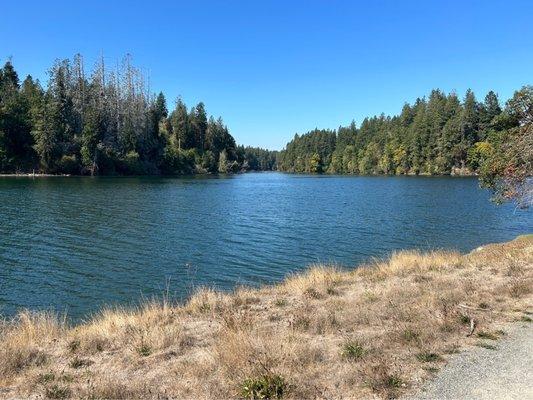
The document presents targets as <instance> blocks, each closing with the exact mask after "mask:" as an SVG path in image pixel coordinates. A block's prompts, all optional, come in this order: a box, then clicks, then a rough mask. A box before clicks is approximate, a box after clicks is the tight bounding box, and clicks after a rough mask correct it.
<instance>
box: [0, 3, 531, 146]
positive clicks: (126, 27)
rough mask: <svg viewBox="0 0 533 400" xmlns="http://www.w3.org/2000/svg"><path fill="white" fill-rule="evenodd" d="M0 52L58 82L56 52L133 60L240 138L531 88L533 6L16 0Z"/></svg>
mask: <svg viewBox="0 0 533 400" xmlns="http://www.w3.org/2000/svg"><path fill="white" fill-rule="evenodd" d="M1 13H2V16H1V23H0V58H3V59H7V57H9V56H12V57H13V62H14V64H15V67H16V68H17V70H18V71H19V73H20V74H21V75H26V74H28V73H31V74H32V75H33V76H35V77H38V78H40V79H41V80H46V74H45V71H46V69H48V68H49V67H50V65H51V64H52V62H53V60H54V59H55V58H68V57H72V56H73V55H74V54H75V53H78V52H79V53H82V54H83V55H84V56H85V59H86V61H88V62H89V63H90V64H92V63H93V62H94V60H95V59H96V57H98V56H99V54H100V53H101V52H103V54H104V56H105V58H106V60H107V62H110V63H113V64H114V63H115V62H117V61H119V60H120V59H121V58H122V56H123V55H124V54H126V53H131V54H132V55H133V60H134V63H135V64H136V65H137V66H138V67H142V68H143V69H144V70H145V71H147V72H148V73H149V74H150V78H151V83H152V88H153V90H154V91H159V90H162V91H163V92H164V93H165V95H166V96H167V100H168V102H169V107H172V106H173V105H174V100H175V98H176V97H177V96H178V95H181V96H182V97H183V99H184V100H185V102H186V103H187V105H189V106H191V105H193V104H194V103H196V102H198V101H200V100H201V101H204V103H205V104H206V107H207V110H208V112H209V113H210V114H214V115H215V116H218V115H221V116H222V117H223V118H224V120H225V121H226V123H227V124H228V126H229V128H230V130H231V132H232V134H233V135H234V136H235V138H236V139H237V141H238V142H239V143H242V144H249V145H258V146H263V147H267V148H272V149H280V148H282V147H283V146H284V145H285V143H286V142H287V141H288V140H290V139H291V138H292V136H293V135H294V133H296V132H299V133H302V132H305V131H307V130H310V129H312V128H314V127H320V128H336V127H337V126H339V125H340V124H348V123H349V122H350V121H351V120H352V119H355V120H356V122H358V123H360V122H361V120H362V119H363V118H364V117H365V116H369V115H374V114H380V113H381V112H385V113H386V114H393V113H398V112H399V111H400V110H401V107H402V105H403V103H404V102H405V101H409V102H412V101H413V100H414V99H416V97H418V96H423V95H425V94H427V93H428V92H429V91H430V90H431V89H432V88H441V89H443V90H445V91H450V90H456V91H457V92H458V93H459V94H460V95H461V96H462V95H463V94H464V91H465V90H466V89H467V88H472V89H473V90H474V92H475V93H476V94H477V96H478V98H482V97H483V96H485V94H486V92H487V91H488V90H489V89H494V90H495V91H496V92H498V93H499V95H500V98H501V99H507V98H508V97H509V96H511V95H512V92H513V91H514V90H515V89H518V88H519V87H520V86H522V85H524V84H532V83H533V22H532V18H533V1H531V0H527V1H490V0H486V1H439V2H437V1H434V2H431V1H370V0H369V1H365V2H362V1H359V2H358V1H346V2H343V1H332V0H330V1H326V0H324V1H312V0H305V1H289V0H286V1H255V0H248V1H222V0H221V1H217V2H210V1H204V2H201V1H191V0H189V1H186V2H181V1H171V0H168V1H156V0H152V1H134V0H132V1H113V0H107V1H99V0H93V1H89V2H85V1H84V2H75V1H64V2H63V1H61V2H60V1H6V2H4V4H2V6H1Z"/></svg>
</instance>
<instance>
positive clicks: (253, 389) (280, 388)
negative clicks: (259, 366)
mask: <svg viewBox="0 0 533 400" xmlns="http://www.w3.org/2000/svg"><path fill="white" fill-rule="evenodd" d="M286 390H287V383H286V382H285V380H284V379H283V377H281V376H280V375H263V376H261V377H259V378H250V379H246V380H245V381H244V382H243V383H242V385H241V395H242V397H244V398H245V399H251V400H256V399H281V398H283V395H284V393H285V392H286Z"/></svg>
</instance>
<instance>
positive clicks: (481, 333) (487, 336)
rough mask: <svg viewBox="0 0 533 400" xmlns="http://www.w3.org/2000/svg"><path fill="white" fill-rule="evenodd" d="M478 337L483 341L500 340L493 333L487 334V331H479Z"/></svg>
mask: <svg viewBox="0 0 533 400" xmlns="http://www.w3.org/2000/svg"><path fill="white" fill-rule="evenodd" d="M477 337H478V338H481V339H488V340H498V336H496V335H495V334H494V333H492V332H487V331H479V332H478V334H477Z"/></svg>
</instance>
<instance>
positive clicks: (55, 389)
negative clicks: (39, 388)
mask: <svg viewBox="0 0 533 400" xmlns="http://www.w3.org/2000/svg"><path fill="white" fill-rule="evenodd" d="M45 395H46V397H47V398H49V399H67V398H69V397H70V395H71V390H70V388H69V387H68V386H61V385H52V386H50V387H47V388H46V391H45Z"/></svg>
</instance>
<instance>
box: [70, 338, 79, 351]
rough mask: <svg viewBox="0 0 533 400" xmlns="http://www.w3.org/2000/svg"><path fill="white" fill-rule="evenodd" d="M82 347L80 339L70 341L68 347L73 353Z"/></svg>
mask: <svg viewBox="0 0 533 400" xmlns="http://www.w3.org/2000/svg"><path fill="white" fill-rule="evenodd" d="M79 348H80V341H79V340H78V339H74V340H71V341H70V342H69V343H68V349H69V350H70V352H71V353H75V352H76V351H78V349H79Z"/></svg>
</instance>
